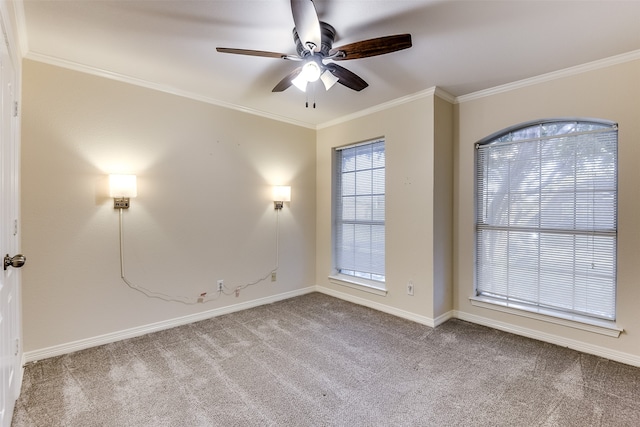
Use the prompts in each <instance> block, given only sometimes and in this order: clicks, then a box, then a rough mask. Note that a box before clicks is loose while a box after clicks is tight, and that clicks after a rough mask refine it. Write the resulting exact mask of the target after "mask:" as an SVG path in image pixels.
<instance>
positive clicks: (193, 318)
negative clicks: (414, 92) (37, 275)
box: [23, 286, 640, 367]
mask: <svg viewBox="0 0 640 427" xmlns="http://www.w3.org/2000/svg"><path fill="white" fill-rule="evenodd" d="M314 291H317V292H321V293H323V294H326V295H330V296H333V297H336V298H339V299H342V300H345V301H349V302H352V303H354V304H358V305H362V306H365V307H369V308H372V309H374V310H378V311H382V312H384V313H388V314H391V315H394V316H398V317H401V318H403V319H407V320H411V321H413V322H417V323H420V324H422V325H426V326H429V327H432V328H435V327H437V326H438V325H441V324H442V323H444V322H446V321H447V320H449V319H452V318H457V319H461V320H465V321H467V322H471V323H476V324H479V325H483V326H487V327H490V328H494V329H498V330H501V331H505V332H509V333H513V334H516V335H521V336H525V337H528V338H533V339H536V340H539V341H544V342H548V343H551V344H556V345H559V346H562V347H568V348H571V349H574V350H577V351H581V352H584V353H589V354H593V355H595V356H599V357H604V358H606V359H610V360H614V361H617V362H620V363H624V364H627V365H632V366H638V367H640V357H639V356H636V355H633V354H629V353H624V352H621V351H616V350H611V349H609V348H606V347H602V346H597V345H592V344H588V343H584V342H582V341H577V340H572V339H570V338H564V337H560V336H557V335H553V334H548V333H544V332H540V331H537V330H534V329H529V328H523V327H519V326H515V325H512V324H510V323H505V322H499V321H496V320H493V319H489V318H486V317H482V316H477V315H475V314H469V313H465V312H461V311H458V310H452V311H449V312H447V313H444V314H442V315H440V316H438V317H436V318H435V319H432V318H430V317H426V316H421V315H419V314H415V313H411V312H409V311H406V310H401V309H398V308H395V307H391V306H388V305H385V304H381V303H378V302H375V301H371V300H368V299H364V298H360V297H357V296H353V295H349V294H346V293H343V292H339V291H335V290H333V289H329V288H325V287H323V286H310V287H307V288H302V289H297V290H295V291H291V292H285V293H282V294H277V295H273V296H270V297H266V298H259V299H256V300H252V301H247V302H243V303H239V304H234V305H230V306H226V307H221V308H216V309H213V310H207V311H203V312H200V313H195V314H191V315H188V316H183V317H179V318H175V319H170V320H165V321H162V322H157V323H152V324H149V325H144V326H140V327H136V328H131V329H127V330H123V331H118V332H113V333H109V334H105V335H100V336H96V337H91V338H87V339H82V340H78V341H73V342H69V343H65V344H60V345H56V346H52V347H47V348H43V349H39V350H34V351H29V352H25V353H24V354H23V361H24V363H30V362H34V361H37V360H41V359H47V358H50V357H55V356H60V355H63V354H67V353H72V352H74V351H78V350H84V349H86V348H90V347H96V346H99V345H104V344H109V343H112V342H116V341H120V340H124V339H127V338H133V337H137V336H140V335H144V334H148V333H151V332H157V331H160V330H164V329H169V328H173V327H176V326H182V325H186V324H188V323H193V322H198V321H201V320H206V319H210V318H212V317H216V316H222V315H224V314H229V313H234V312H236V311H241V310H246V309H249V308H253V307H258V306H261V305H265V304H271V303H273V302H277V301H282V300H285V299H289V298H293V297H296V296H300V295H305V294H308V293H311V292H314Z"/></svg>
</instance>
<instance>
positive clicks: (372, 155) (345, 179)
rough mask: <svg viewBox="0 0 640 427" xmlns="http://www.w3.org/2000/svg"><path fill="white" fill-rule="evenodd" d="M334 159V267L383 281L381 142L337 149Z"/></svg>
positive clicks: (382, 170) (345, 272) (382, 143)
mask: <svg viewBox="0 0 640 427" xmlns="http://www.w3.org/2000/svg"><path fill="white" fill-rule="evenodd" d="M334 160H335V162H334V199H333V202H334V203H333V207H334V221H335V222H334V263H335V265H334V267H335V270H336V271H337V272H338V273H339V274H344V275H347V276H351V277H353V278H359V279H367V280H373V281H376V282H384V280H385V269H384V256H385V249H384V244H385V243H384V239H385V225H384V215H385V212H384V211H385V149H384V141H383V140H376V141H370V142H367V143H363V144H356V145H351V146H348V147H342V148H336V149H335V150H334ZM378 286H379V285H378Z"/></svg>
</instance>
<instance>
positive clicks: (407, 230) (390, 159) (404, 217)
mask: <svg viewBox="0 0 640 427" xmlns="http://www.w3.org/2000/svg"><path fill="white" fill-rule="evenodd" d="M436 117H438V118H439V119H440V121H439V122H438V123H436V121H435V118H436ZM452 120H453V109H452V106H451V104H450V103H448V102H446V101H444V100H441V99H440V98H438V97H437V96H435V95H433V94H432V95H429V96H424V97H421V98H419V99H416V100H414V101H411V102H408V103H405V104H402V105H399V106H396V107H393V108H389V109H386V110H384V111H380V112H375V113H372V114H369V115H366V116H364V117H360V118H356V119H353V120H350V121H347V122H344V123H341V124H337V125H333V126H330V127H326V128H323V129H320V130H319V131H318V136H317V197H318V201H317V205H318V212H317V234H316V253H317V264H316V283H317V284H318V285H319V286H321V287H323V288H326V289H328V290H330V291H334V292H339V293H341V294H343V295H345V296H347V298H350V297H353V298H356V299H357V300H358V301H359V302H361V303H364V304H369V305H372V306H375V307H376V308H382V309H388V310H389V311H390V312H394V313H400V314H402V315H406V316H407V317H410V318H414V319H416V320H418V321H423V322H424V323H427V324H429V323H432V322H433V320H434V318H435V317H437V316H439V315H441V314H442V313H443V312H450V311H451V309H452V297H451V277H450V276H451V273H450V272H451V268H450V266H451V244H450V242H451V240H452V237H451V236H452V234H451V233H452V232H451V228H452V225H451V221H450V218H451V212H452V202H451V200H452V199H451V191H450V189H451V188H452V184H451V182H452V163H451V153H452V139H451V132H452ZM377 137H384V139H385V147H386V222H385V225H386V289H387V291H388V292H387V295H386V296H381V295H374V294H371V293H368V292H363V291H361V290H356V289H351V288H348V287H345V286H341V285H337V284H334V283H331V282H330V281H329V280H328V276H329V275H330V274H331V273H332V257H331V254H332V248H331V161H332V157H331V156H332V148H334V147H337V146H342V145H347V144H352V143H356V142H359V141H365V140H369V139H373V138H377ZM440 154H442V155H443V156H444V159H438V162H440V163H439V164H438V165H437V167H436V166H435V165H434V162H436V158H435V156H436V155H440ZM438 185H443V186H442V187H439V188H437V189H436V186H438ZM436 202H437V203H436ZM442 218H447V220H445V221H444V223H436V222H437V221H440V220H442ZM439 227H441V228H439ZM410 280H411V281H413V283H414V289H415V291H414V296H409V295H407V293H406V285H407V282H408V281H410Z"/></svg>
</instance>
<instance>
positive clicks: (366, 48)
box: [329, 34, 411, 61]
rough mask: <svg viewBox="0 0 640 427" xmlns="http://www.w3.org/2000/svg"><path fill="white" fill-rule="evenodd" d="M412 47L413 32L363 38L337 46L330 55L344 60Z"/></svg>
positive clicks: (337, 59)
mask: <svg viewBox="0 0 640 427" xmlns="http://www.w3.org/2000/svg"><path fill="white" fill-rule="evenodd" d="M410 47H411V34H397V35H393V36H385V37H378V38H375V39H369V40H362V41H359V42H355V43H350V44H347V45H344V46H340V47H336V48H333V49H331V50H330V51H329V55H336V57H335V58H332V59H334V60H336V61H344V60H347V59H359V58H367V57H369V56H377V55H384V54H385V53H391V52H396V51H398V50H402V49H408V48H410Z"/></svg>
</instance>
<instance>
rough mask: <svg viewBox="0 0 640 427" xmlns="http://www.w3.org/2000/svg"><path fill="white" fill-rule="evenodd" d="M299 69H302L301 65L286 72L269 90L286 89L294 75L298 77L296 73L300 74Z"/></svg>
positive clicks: (279, 90) (278, 90)
mask: <svg viewBox="0 0 640 427" xmlns="http://www.w3.org/2000/svg"><path fill="white" fill-rule="evenodd" d="M301 71H302V67H298V68H296V69H295V70H293V71H292V72H290V73H289V74H287V76H286V77H285V78H284V79H282V80H280V82H278V84H277V85H276V86H275V87H274V88H273V89H272V90H271V92H282V91H284V90H286V89H288V88H289V86H291V85H292V84H293V83H292V82H291V81H292V80H293V79H295V78H296V77H298V74H300V72H301Z"/></svg>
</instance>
